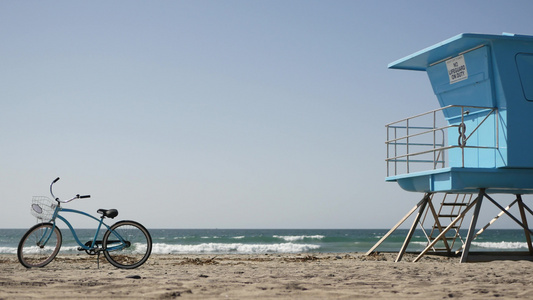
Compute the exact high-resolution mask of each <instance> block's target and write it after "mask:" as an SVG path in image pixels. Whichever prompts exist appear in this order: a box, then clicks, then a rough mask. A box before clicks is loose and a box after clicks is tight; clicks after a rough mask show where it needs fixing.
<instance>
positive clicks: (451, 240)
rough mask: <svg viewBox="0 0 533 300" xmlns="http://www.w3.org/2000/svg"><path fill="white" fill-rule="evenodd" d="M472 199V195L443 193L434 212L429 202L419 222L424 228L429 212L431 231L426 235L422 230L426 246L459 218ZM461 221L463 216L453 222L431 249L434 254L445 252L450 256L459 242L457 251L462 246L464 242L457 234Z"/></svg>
mask: <svg viewBox="0 0 533 300" xmlns="http://www.w3.org/2000/svg"><path fill="white" fill-rule="evenodd" d="M474 198H475V197H473V194H449V193H445V194H444V197H443V198H442V201H441V203H440V208H439V210H438V211H437V210H435V207H434V205H433V204H432V201H429V203H428V206H429V208H430V209H428V210H426V212H425V215H424V218H423V219H422V220H421V225H422V226H421V227H422V228H424V226H423V225H424V221H425V219H426V217H427V215H428V214H429V212H431V215H432V217H433V220H434V223H433V225H432V226H431V231H430V233H429V234H427V233H426V232H425V230H424V233H425V234H426V238H427V240H428V244H429V243H431V242H433V241H434V240H435V238H436V237H438V236H439V235H440V234H441V233H442V232H443V231H444V229H445V228H446V227H448V225H449V224H451V223H452V221H454V220H455V219H456V218H457V217H459V216H461V213H462V212H463V210H464V209H465V208H466V207H467V206H468V205H470V203H471V202H472V200H473V199H474ZM432 200H433V199H432ZM463 220H464V214H463V215H462V217H461V218H460V219H459V220H457V221H456V222H455V224H454V225H453V226H452V227H451V229H450V230H448V232H447V233H446V234H445V235H444V236H442V237H441V238H440V241H439V242H437V243H436V244H435V246H433V247H432V250H433V251H434V252H446V253H448V254H451V252H452V251H454V250H453V249H454V247H455V246H456V245H457V244H459V243H457V242H460V245H459V247H458V249H460V248H461V247H462V245H463V244H464V240H463V238H462V237H461V235H460V233H459V229H460V228H461V225H462V223H463ZM458 249H456V250H458Z"/></svg>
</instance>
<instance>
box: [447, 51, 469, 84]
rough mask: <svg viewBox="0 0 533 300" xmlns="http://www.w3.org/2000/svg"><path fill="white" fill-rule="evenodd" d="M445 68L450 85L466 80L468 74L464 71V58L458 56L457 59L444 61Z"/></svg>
mask: <svg viewBox="0 0 533 300" xmlns="http://www.w3.org/2000/svg"><path fill="white" fill-rule="evenodd" d="M446 68H447V69H448V76H449V77H450V84H452V83H456V82H459V81H461V80H465V79H468V72H467V71H466V63H465V57H464V56H462V55H459V56H457V57H454V58H451V59H448V60H447V61H446Z"/></svg>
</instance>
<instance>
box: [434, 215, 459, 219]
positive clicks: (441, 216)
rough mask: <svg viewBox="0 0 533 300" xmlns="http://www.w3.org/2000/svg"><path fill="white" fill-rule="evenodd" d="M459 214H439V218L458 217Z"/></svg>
mask: <svg viewBox="0 0 533 300" xmlns="http://www.w3.org/2000/svg"><path fill="white" fill-rule="evenodd" d="M457 216H459V215H439V218H457Z"/></svg>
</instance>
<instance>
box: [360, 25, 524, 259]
mask: <svg viewBox="0 0 533 300" xmlns="http://www.w3.org/2000/svg"><path fill="white" fill-rule="evenodd" d="M389 68H391V69H401V70H415V71H425V72H427V74H428V77H429V80H430V82H431V85H432V87H433V91H434V93H435V95H436V96H437V98H438V101H439V104H440V108H439V109H436V110H433V111H430V112H426V113H423V114H419V115H416V116H413V117H409V118H405V119H402V120H400V121H397V122H393V123H390V124H388V125H386V128H387V142H386V145H387V159H386V162H387V177H386V181H389V182H397V183H398V184H399V185H400V187H401V188H403V189H404V190H407V191H411V192H420V193H424V196H423V198H422V200H421V201H420V202H419V203H418V204H417V205H416V206H415V207H414V208H413V209H411V211H409V212H408V214H407V215H406V216H405V217H404V218H403V219H402V220H400V222H399V223H398V224H396V226H395V227H393V228H392V229H391V231H389V233H388V234H387V235H385V236H384V237H383V238H382V239H381V240H380V241H379V242H378V243H377V244H376V245H375V246H374V247H373V248H372V249H370V250H369V251H368V253H367V254H370V253H372V252H373V251H374V250H375V249H376V248H377V247H378V246H379V244H381V242H383V241H384V240H385V239H386V238H387V237H388V236H389V235H390V234H391V233H392V232H393V231H395V230H396V229H397V228H398V227H399V226H400V225H401V224H402V223H403V222H404V221H405V220H406V219H407V218H408V217H409V216H410V215H411V214H413V213H414V212H415V211H418V214H417V215H416V218H415V221H414V223H413V225H412V227H411V230H410V231H409V233H408V235H407V237H406V239H405V242H404V245H403V246H402V249H401V250H400V252H399V254H398V257H397V259H396V260H397V261H399V260H401V258H402V256H403V254H404V253H405V251H406V249H407V246H408V244H409V242H410V240H411V237H412V235H413V233H414V230H415V229H416V228H417V227H418V226H419V225H421V226H422V227H423V220H425V219H426V217H428V216H429V217H431V218H429V219H430V220H433V221H434V223H433V225H432V229H431V233H429V234H426V237H427V238H428V245H427V247H426V248H425V249H424V250H423V251H422V252H421V253H420V255H419V256H418V257H417V258H416V259H415V261H418V260H419V259H420V258H421V257H422V256H423V255H424V254H426V253H427V252H428V251H436V249H437V248H436V247H437V245H439V244H440V247H441V249H442V250H443V251H445V252H447V253H449V254H451V253H452V252H453V251H454V249H453V246H454V244H455V241H456V240H458V239H459V240H461V241H462V243H461V245H460V248H459V249H458V250H456V251H455V252H456V253H457V254H458V253H460V252H462V255H461V262H466V261H467V259H468V252H469V248H470V243H471V242H472V240H473V239H474V238H475V236H477V234H480V233H481V232H482V231H483V230H484V229H485V228H487V227H488V226H489V225H490V224H492V222H493V221H495V220H496V219H497V218H498V217H499V216H501V215H503V214H507V215H508V216H509V217H511V218H512V219H513V220H514V221H515V222H517V223H518V224H519V225H520V226H521V227H522V228H524V231H525V235H526V240H527V244H528V247H529V254H530V255H533V246H532V243H531V237H530V235H531V234H533V232H532V231H531V230H530V229H529V227H528V224H527V219H526V211H527V212H529V213H530V214H533V211H532V210H531V209H529V207H527V206H526V205H525V204H524V202H523V201H522V196H521V195H523V194H533V121H532V118H531V116H533V36H525V35H515V34H505V33H504V34H502V35H486V34H469V33H465V34H460V35H457V36H455V37H452V38H450V39H448V40H445V41H443V42H441V43H438V44H436V45H433V46H431V47H429V48H426V49H423V50H421V51H419V52H416V53H414V54H412V55H410V56H407V57H405V58H402V59H400V60H398V61H395V62H393V63H391V64H389ZM437 194H438V195H444V197H443V199H442V201H441V203H440V209H437V208H436V206H434V205H433V201H434V196H435V195H437ZM492 194H513V195H516V199H515V200H514V201H513V202H512V203H511V204H510V205H509V206H508V207H506V208H504V207H502V206H501V205H500V204H499V203H498V201H496V200H494V199H493V198H492V197H491V196H489V195H492ZM484 198H485V199H488V200H490V202H492V203H493V204H495V205H496V206H497V207H498V208H499V209H500V210H501V213H500V214H499V215H498V216H497V217H495V219H493V221H491V223H489V224H487V226H485V227H484V228H483V229H482V230H480V231H479V232H478V233H477V234H476V235H475V234H474V231H475V226H476V223H477V219H478V215H479V212H480V208H481V203H482V200H483V199H484ZM515 204H517V206H518V211H519V213H520V217H519V218H517V217H515V216H513V214H511V213H510V211H509V209H510V207H512V206H513V205H515ZM472 208H474V211H473V213H472V219H471V222H470V226H469V230H468V234H467V236H466V238H464V237H460V234H459V229H460V226H461V224H462V222H463V219H464V218H465V215H466V214H467V213H468V212H469V211H470V210H471V209H472ZM445 219H446V220H447V222H448V223H447V224H444V222H445V221H444V220H445ZM422 229H423V230H424V228H422Z"/></svg>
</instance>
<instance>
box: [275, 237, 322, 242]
mask: <svg viewBox="0 0 533 300" xmlns="http://www.w3.org/2000/svg"><path fill="white" fill-rule="evenodd" d="M273 237H275V238H278V239H282V240H284V241H286V242H295V241H301V240H304V239H316V240H321V239H323V238H324V236H323V235H274V236H273Z"/></svg>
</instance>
